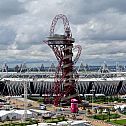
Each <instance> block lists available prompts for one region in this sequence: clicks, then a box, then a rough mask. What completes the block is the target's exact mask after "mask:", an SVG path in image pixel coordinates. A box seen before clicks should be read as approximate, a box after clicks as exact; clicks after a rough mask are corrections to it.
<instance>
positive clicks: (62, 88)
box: [46, 14, 81, 106]
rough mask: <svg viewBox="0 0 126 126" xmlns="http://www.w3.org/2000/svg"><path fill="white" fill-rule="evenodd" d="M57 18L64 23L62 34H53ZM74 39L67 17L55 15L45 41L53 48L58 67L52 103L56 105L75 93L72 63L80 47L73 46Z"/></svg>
mask: <svg viewBox="0 0 126 126" xmlns="http://www.w3.org/2000/svg"><path fill="white" fill-rule="evenodd" d="M59 19H62V21H63V24H64V35H59V34H54V30H55V25H56V23H57V21H58V20H59ZM74 42H75V39H74V38H72V33H71V30H70V26H69V21H68V19H67V17H66V16H65V15H63V14H59V15H56V16H55V18H54V19H53V21H52V24H51V28H50V36H49V37H48V40H47V41H46V43H47V44H48V45H49V46H50V48H51V49H52V50H53V52H54V54H55V56H56V58H57V60H58V63H59V64H58V67H57V71H56V73H55V81H54V87H53V93H54V94H55V95H56V97H55V100H54V105H56V106H57V105H58V104H59V102H60V100H63V99H65V97H66V99H67V98H68V99H69V98H72V97H75V96H76V94H77V90H76V87H77V86H76V82H77V76H76V75H77V74H76V72H75V70H74V67H73V66H74V64H75V63H76V62H77V60H78V58H79V56H80V53H81V47H80V46H79V45H78V46H75V47H74V46H73V43H74ZM74 48H77V49H78V53H77V55H76V57H75V59H74V60H73V49H74Z"/></svg>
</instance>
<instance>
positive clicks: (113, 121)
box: [111, 119, 126, 125]
mask: <svg viewBox="0 0 126 126" xmlns="http://www.w3.org/2000/svg"><path fill="white" fill-rule="evenodd" d="M111 122H112V123H114V124H119V125H126V119H122V120H111Z"/></svg>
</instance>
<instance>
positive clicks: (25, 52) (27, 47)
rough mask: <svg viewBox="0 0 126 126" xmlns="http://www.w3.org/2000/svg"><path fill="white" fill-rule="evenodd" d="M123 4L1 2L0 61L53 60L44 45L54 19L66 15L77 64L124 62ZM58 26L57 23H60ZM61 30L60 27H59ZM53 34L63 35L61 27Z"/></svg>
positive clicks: (70, 0)
mask: <svg viewBox="0 0 126 126" xmlns="http://www.w3.org/2000/svg"><path fill="white" fill-rule="evenodd" d="M125 3H126V2H125V1H124V0H120V1H118V0H110V1H106V0H100V1H98V0H93V1H92V0H78V1H73V0H53V1H49V0H46V1H45V0H4V1H0V16H1V17H2V18H1V19H0V49H1V50H0V61H1V62H3V61H7V62H11V61H13V62H16V61H17V62H18V61H21V62H23V61H24V60H27V61H28V60H29V61H31V62H35V61H36V62H37V61H40V60H41V61H47V60H50V61H51V60H56V58H55V56H54V54H53V52H52V50H51V49H50V48H49V47H48V46H47V45H46V44H44V43H43V40H45V39H46V37H47V36H48V35H49V29H50V25H51V21H52V19H53V18H54V16H55V15H57V14H59V13H63V14H65V15H67V17H68V19H69V21H70V26H71V29H72V33H73V37H74V38H75V39H76V44H78V43H79V44H81V45H82V48H83V51H82V55H81V57H80V60H84V61H85V62H87V63H93V64H95V63H98V62H103V61H104V60H108V61H111V62H112V61H113V62H115V61H123V62H124V61H125V59H126V57H125V55H126V51H125V46H126V44H125V43H126V36H125V33H126V25H125V22H126V9H125ZM59 23H60V22H59ZM61 26H62V27H61ZM61 26H60V25H57V27H56V31H55V32H56V33H57V32H60V33H61V32H63V24H61Z"/></svg>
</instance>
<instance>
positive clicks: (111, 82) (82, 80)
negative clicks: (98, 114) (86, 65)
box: [0, 72, 126, 96]
mask: <svg viewBox="0 0 126 126" xmlns="http://www.w3.org/2000/svg"><path fill="white" fill-rule="evenodd" d="M78 75H79V78H78V81H77V83H76V90H77V92H78V93H79V94H82V95H84V94H89V93H91V90H92V89H93V90H94V91H95V93H96V94H99V93H101V94H105V95H107V96H111V95H118V94H121V95H123V94H126V72H107V73H100V72H88V73H87V72H79V73H78ZM0 76H1V80H0V94H1V95H21V94H23V93H24V84H27V90H28V94H31V95H32V94H39V95H40V96H42V95H44V94H52V95H55V94H54V92H53V86H54V76H55V72H24V73H23V72H22V73H17V72H7V73H6V72H5V73H4V72H1V73H0ZM61 90H63V84H62V85H61Z"/></svg>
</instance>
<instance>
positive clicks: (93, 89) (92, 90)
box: [90, 84, 95, 111]
mask: <svg viewBox="0 0 126 126" xmlns="http://www.w3.org/2000/svg"><path fill="white" fill-rule="evenodd" d="M90 92H91V93H92V111H93V97H94V95H95V86H94V84H93V86H92V89H91V90H90Z"/></svg>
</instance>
